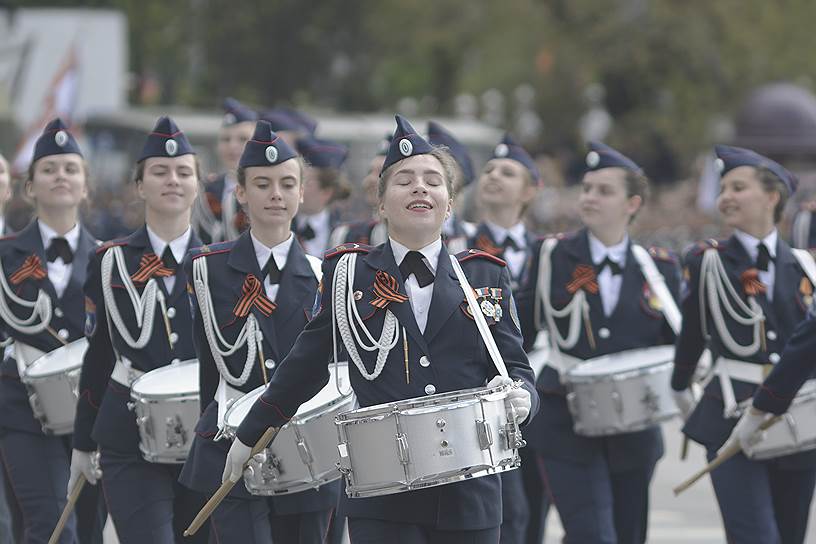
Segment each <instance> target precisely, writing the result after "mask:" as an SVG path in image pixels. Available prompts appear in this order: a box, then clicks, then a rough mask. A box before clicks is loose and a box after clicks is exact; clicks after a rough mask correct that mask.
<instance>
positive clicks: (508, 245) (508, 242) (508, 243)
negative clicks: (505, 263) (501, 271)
mask: <svg viewBox="0 0 816 544" xmlns="http://www.w3.org/2000/svg"><path fill="white" fill-rule="evenodd" d="M502 247H503V248H504V250H505V251H506V250H508V249H514V250H516V251H518V250H519V246H518V244H517V243H516V241H515V240H513V238H512V237H510V236H507V237H506V238H505V239H504V242H502Z"/></svg>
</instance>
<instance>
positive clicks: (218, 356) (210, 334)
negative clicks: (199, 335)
mask: <svg viewBox="0 0 816 544" xmlns="http://www.w3.org/2000/svg"><path fill="white" fill-rule="evenodd" d="M208 281H209V280H208V273H207V258H206V257H201V258H198V259H195V260H194V261H193V287H194V288H195V295H196V298H197V299H198V311H199V312H200V313H201V321H202V323H203V324H204V335H205V337H206V338H207V344H208V345H209V346H210V352H211V353H212V356H213V361H215V366H216V368H217V369H218V373H219V374H220V375H221V377H222V378H223V379H224V380H226V381H227V383H229V384H230V385H234V386H236V387H240V386H242V385H244V384H245V383H246V382H247V381H248V380H249V375H250V373H251V372H252V366H253V364H254V361H255V355H256V354H257V353H258V350H259V349H260V347H261V345H262V342H263V332H262V331H261V330H260V329H259V327H258V321H257V320H256V319H255V316H254V315H253V314H252V313H250V314H249V316H248V317H247V319H246V321H245V322H244V326H243V327H241V331H240V332H239V333H238V337H237V338H236V339H235V343H234V344H230V343H229V342H228V341H227V340H226V339H225V338H224V337H223V336H222V335H221V330H220V328H219V326H218V322H217V321H216V318H215V309H214V307H213V301H212V296H211V295H210V290H209V283H208ZM244 345H246V346H247V355H246V361H245V362H244V368H243V370H242V371H241V375H240V376H238V377H235V376H233V375H232V374H231V373H230V371H229V368H227V365H226V363H225V362H224V357H227V356H230V355H232V354H234V353H235V352H236V351H238V350H239V349H241V348H242V347H244ZM221 346H224V347H225V349H223V350H222V349H221Z"/></svg>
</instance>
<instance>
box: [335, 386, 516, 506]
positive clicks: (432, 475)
mask: <svg viewBox="0 0 816 544" xmlns="http://www.w3.org/2000/svg"><path fill="white" fill-rule="evenodd" d="M514 387H519V385H518V384H507V385H502V386H499V387H493V388H490V389H486V388H479V389H467V390H463V391H453V392H450V393H439V394H436V395H429V396H427V397H422V398H416V399H408V400H403V401H398V402H391V403H388V404H379V405H376V406H369V407H366V408H360V409H358V410H354V411H352V412H347V413H345V414H340V415H339V416H337V425H338V435H339V440H340V443H339V445H338V449H339V451H340V470H341V471H342V472H343V473H344V474H345V477H346V493H347V494H348V496H349V497H373V496H377V495H390V494H393V493H401V492H404V491H411V490H415V489H422V488H426V487H432V486H437V485H443V484H449V483H453V482H458V481H460V480H464V479H467V478H477V477H479V476H485V475H488V474H495V473H498V472H503V471H505V470H510V469H514V468H516V467H518V466H519V465H520V464H521V460H520V458H519V455H518V451H517V448H519V447H521V446H523V445H524V441H523V440H522V438H521V433H520V432H519V428H518V425H517V424H516V421H515V418H512V417H510V416H509V415H508V406H509V404H508V403H505V399H506V398H507V394H508V392H509V391H510V390H511V388H514Z"/></svg>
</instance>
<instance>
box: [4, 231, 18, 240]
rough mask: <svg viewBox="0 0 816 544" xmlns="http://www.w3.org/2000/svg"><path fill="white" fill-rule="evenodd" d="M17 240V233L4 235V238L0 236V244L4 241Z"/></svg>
mask: <svg viewBox="0 0 816 544" xmlns="http://www.w3.org/2000/svg"><path fill="white" fill-rule="evenodd" d="M16 238H17V233H16V232H15V233H12V234H6V235H5V236H0V242H4V241H6V240H14V239H16Z"/></svg>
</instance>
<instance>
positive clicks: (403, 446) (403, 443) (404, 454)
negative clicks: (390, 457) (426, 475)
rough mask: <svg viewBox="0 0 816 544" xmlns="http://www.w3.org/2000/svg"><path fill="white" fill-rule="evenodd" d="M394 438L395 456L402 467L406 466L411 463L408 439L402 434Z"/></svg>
mask: <svg viewBox="0 0 816 544" xmlns="http://www.w3.org/2000/svg"><path fill="white" fill-rule="evenodd" d="M395 438H396V440H397V456H398V457H399V462H400V463H401V464H403V465H407V464H408V463H409V462H410V461H411V457H410V455H409V453H408V439H407V438H406V437H405V435H404V434H398V435H396V436H395Z"/></svg>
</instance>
